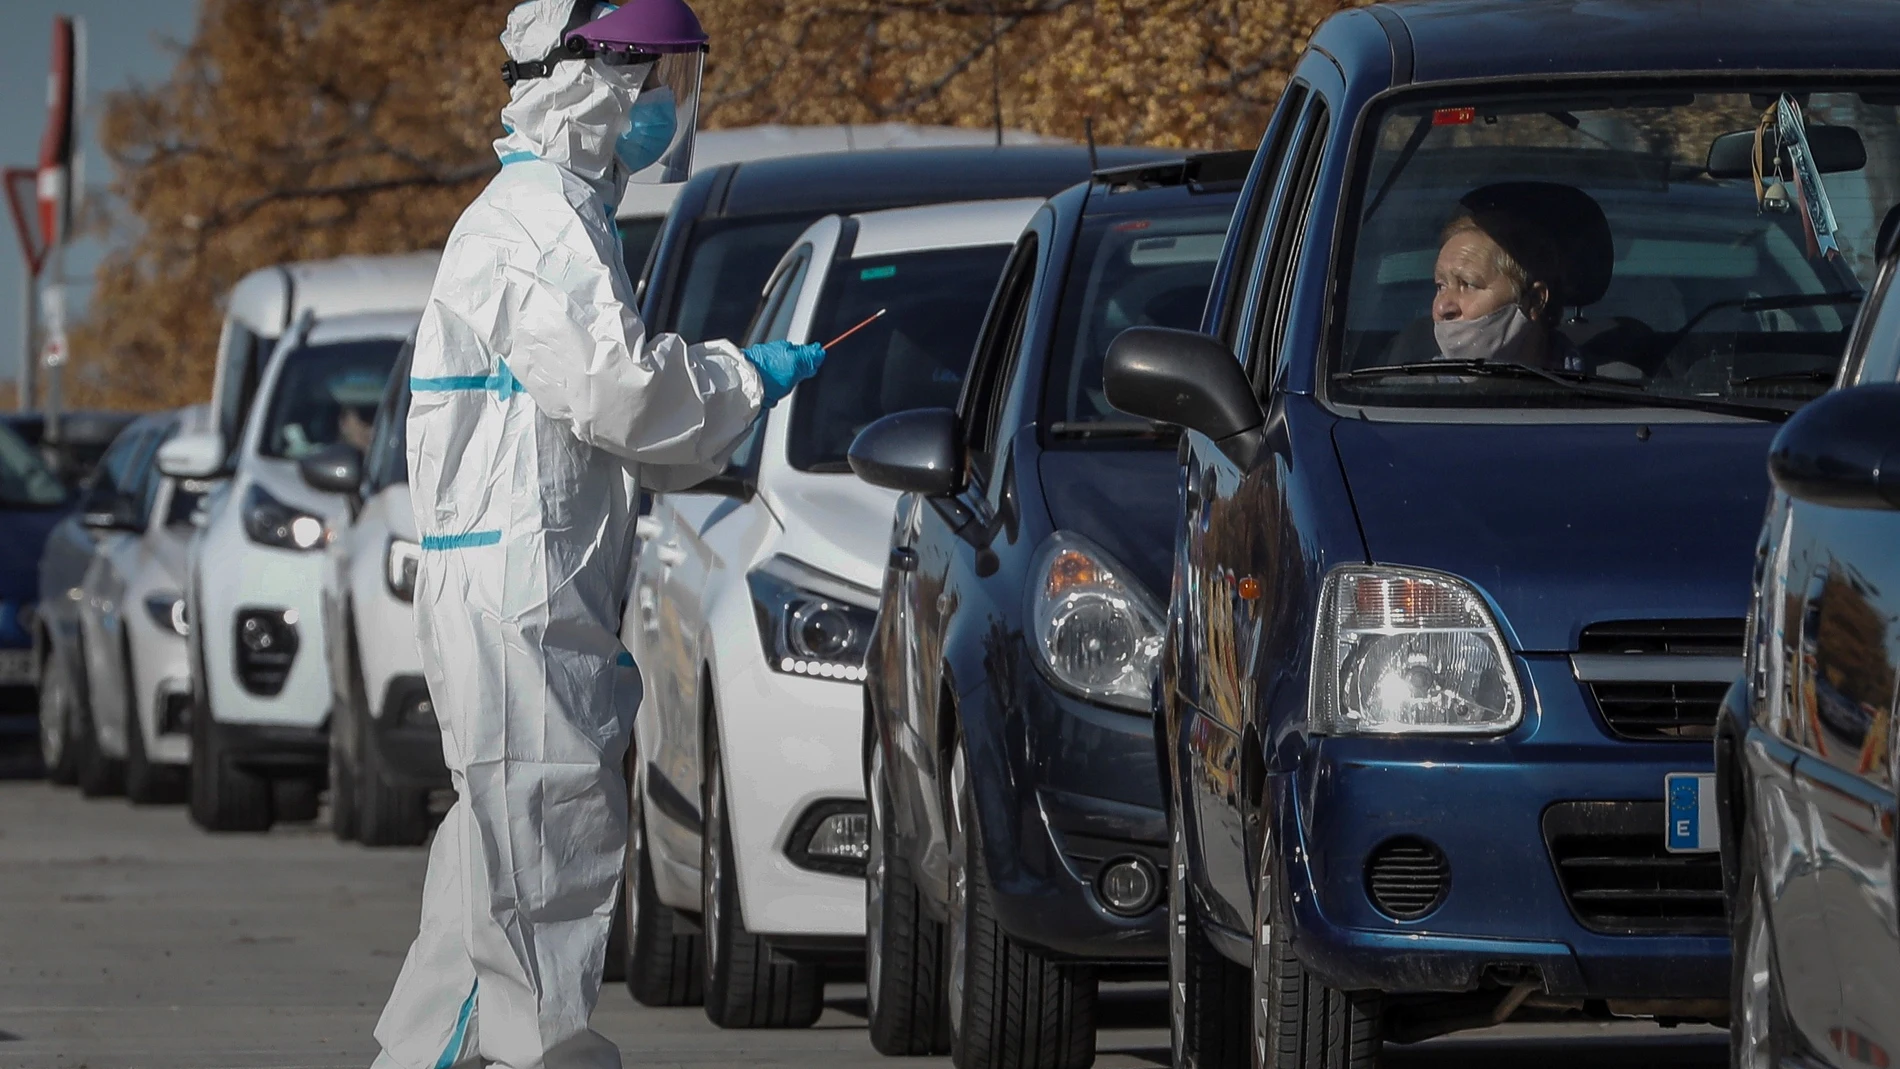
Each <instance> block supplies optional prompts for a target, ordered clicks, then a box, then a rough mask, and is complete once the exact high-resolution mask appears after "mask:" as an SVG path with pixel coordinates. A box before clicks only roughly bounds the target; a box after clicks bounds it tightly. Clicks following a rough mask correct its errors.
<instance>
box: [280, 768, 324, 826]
mask: <svg viewBox="0 0 1900 1069" xmlns="http://www.w3.org/2000/svg"><path fill="white" fill-rule="evenodd" d="M270 794H271V817H272V818H273V819H274V820H276V821H281V822H283V823H285V824H309V823H311V822H312V821H314V820H316V819H317V817H318V816H319V815H320V814H321V813H322V811H323V781H322V780H320V779H316V778H314V777H311V776H275V777H272V778H271V780H270Z"/></svg>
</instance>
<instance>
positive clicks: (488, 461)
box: [376, 0, 763, 1069]
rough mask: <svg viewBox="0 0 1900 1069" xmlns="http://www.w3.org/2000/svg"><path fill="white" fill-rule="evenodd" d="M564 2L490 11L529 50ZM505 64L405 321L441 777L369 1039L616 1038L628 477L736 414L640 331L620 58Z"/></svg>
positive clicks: (686, 463) (418, 605) (395, 1042)
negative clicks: (488, 120)
mask: <svg viewBox="0 0 1900 1069" xmlns="http://www.w3.org/2000/svg"><path fill="white" fill-rule="evenodd" d="M571 8H572V4H571V2H561V0H530V2H529V3H526V4H523V5H521V6H520V7H518V8H516V9H515V10H514V11H513V13H512V14H510V16H509V19H508V29H507V32H506V34H505V35H504V36H503V38H502V43H503V44H504V45H505V46H506V47H507V50H508V53H509V55H510V56H511V57H512V58H514V59H516V60H534V59H538V58H540V57H541V56H543V55H546V54H547V53H548V52H549V51H550V49H552V48H553V47H554V45H555V43H556V41H557V39H558V38H559V36H560V34H561V31H562V29H563V26H564V24H565V22H566V20H567V18H568V14H569V11H570V10H571ZM624 70H625V68H622V69H619V70H615V69H609V68H607V67H605V66H603V65H601V64H599V63H597V62H593V61H575V62H562V63H559V64H556V65H555V66H554V69H553V72H552V73H551V74H550V75H549V76H547V77H544V78H536V79H533V80H524V81H521V82H519V83H517V84H516V85H515V86H514V87H513V89H512V95H511V100H510V103H509V104H508V106H507V108H506V110H505V111H504V112H503V113H502V118H503V122H504V125H505V128H506V129H507V130H508V133H507V136H505V137H504V138H502V139H501V140H500V141H498V142H496V150H497V152H498V153H499V154H500V156H501V159H502V162H503V167H502V170H501V173H500V174H499V175H498V176H497V177H496V178H495V179H494V180H493V181H492V182H491V183H490V184H489V186H488V187H487V189H485V190H484V191H483V192H482V194H481V195H480V196H479V197H478V198H477V199H476V201H475V203H474V204H472V205H471V206H470V207H469V208H468V210H467V211H466V212H465V213H464V214H463V215H462V218H461V221H460V222H458V223H457V224H456V227H455V229H454V231H453V232H452V233H451V235H450V237H449V241H448V246H447V248H446V250H445V251H444V253H443V257H442V267H441V270H440V273H439V275H438V276H437V278H436V282H435V288H434V291H433V292H432V294H431V295H430V299H429V304H428V307H427V309H426V310H425V311H424V313H423V317H422V324H421V327H420V328H419V333H418V334H417V337H416V346H415V366H414V370H413V374H414V381H413V388H414V402H413V405H412V408H411V411H410V414H409V473H410V482H411V487H412V490H413V494H414V501H415V511H416V523H417V527H418V530H419V531H420V532H421V534H422V549H423V553H422V560H421V565H420V567H419V569H418V572H417V577H416V588H415V589H416V593H415V610H416V623H417V632H418V636H419V639H420V642H421V646H422V653H423V665H424V671H425V673H426V675H427V678H428V683H429V691H430V694H431V697H432V699H433V701H434V706H435V712H436V717H437V718H438V720H439V721H440V722H441V726H442V731H443V751H444V756H445V757H446V759H447V762H448V767H449V771H450V773H451V776H452V778H453V781H454V785H455V789H456V792H457V795H458V800H457V801H456V803H455V806H454V808H453V809H452V810H451V811H450V812H449V815H448V817H447V820H446V822H445V823H444V824H443V826H442V828H441V829H440V830H439V831H438V832H437V834H436V839H435V844H434V847H433V849H432V850H431V852H430V856H429V873H428V878H427V882H426V884H425V887H424V890H423V906H422V927H421V933H420V935H418V936H417V938H416V941H415V943H414V945H413V946H412V947H411V948H410V951H409V956H408V959H407V960H406V961H405V962H404V964H403V969H402V975H401V977H400V978H399V979H398V981H397V983H396V989H395V992H394V994H393V995H392V996H391V997H390V1001H389V1005H388V1007H387V1009H385V1010H384V1012H383V1017H382V1020H381V1022H380V1023H379V1024H378V1025H377V1028H376V1038H377V1040H378V1041H379V1042H380V1043H381V1044H382V1047H383V1054H382V1056H381V1057H379V1058H378V1059H377V1062H376V1065H377V1066H378V1067H383V1066H400V1067H403V1069H447V1067H450V1066H461V1065H497V1066H506V1067H509V1069H535V1067H540V1066H548V1067H553V1069H566V1067H584V1069H600V1067H612V1066H618V1065H620V1055H619V1053H618V1051H617V1050H616V1049H615V1048H614V1046H613V1044H612V1043H611V1042H609V1041H608V1040H607V1039H606V1038H605V1037H603V1036H601V1035H599V1034H598V1033H596V1032H594V1031H592V1030H591V1029H590V1028H589V1026H588V1018H589V1016H590V1015H591V1013H592V1011H593V1009H594V1003H595V1000H596V998H598V996H599V993H600V972H601V965H602V960H603V958H604V955H605V948H606V943H607V934H608V928H609V924H610V923H611V920H612V913H613V909H614V900H615V890H616V886H617V881H618V880H619V877H620V871H621V857H622V851H623V850H624V848H625V844H626V838H627V836H626V830H627V829H626V823H627V808H626V788H625V783H624V779H623V772H622V768H621V762H622V760H623V758H624V755H625V751H626V746H627V740H628V738H629V734H630V731H631V728H632V723H633V716H634V713H635V710H636V708H637V707H638V705H639V701H640V679H639V674H638V672H637V671H636V670H635V668H634V666H633V662H632V659H631V658H630V657H629V656H628V655H627V654H626V652H625V651H624V650H623V649H622V647H621V645H620V641H619V639H618V637H617V636H616V631H617V629H618V622H619V619H620V613H621V607H622V599H623V598H624V597H625V596H626V591H627V589H628V579H629V570H630V567H631V555H632V554H631V551H632V535H631V532H632V525H633V520H634V514H635V512H636V505H637V501H638V488H639V485H640V484H644V485H646V486H647V487H648V488H650V489H656V490H665V489H678V488H682V487H685V486H689V485H692V484H693V483H695V482H697V481H699V480H701V479H703V478H705V477H707V476H708V475H711V474H714V473H716V472H717V471H718V470H719V469H720V467H721V465H722V464H723V463H724V459H725V457H726V455H727V454H728V453H729V452H730V451H731V450H732V449H733V447H734V446H735V445H736V444H737V442H738V441H739V440H740V438H741V437H742V436H743V435H744V433H745V431H746V429H747V428H748V426H749V425H750V424H751V423H752V421H753V419H754V417H755V416H756V415H757V414H758V411H759V408H760V404H761V401H762V397H763V387H762V384H761V381H760V378H759V374H758V372H757V371H756V370H755V369H754V367H753V365H752V364H751V363H750V362H749V361H748V360H747V359H746V357H745V356H744V355H743V354H741V353H740V351H739V350H737V349H735V348H733V347H732V346H731V345H728V344H726V343H723V342H717V343H711V344H707V345H688V344H686V343H685V342H684V341H682V340H681V339H680V338H679V337H677V336H674V335H663V336H660V337H656V338H647V337H646V336H645V335H646V330H645V328H644V327H643V326H642V324H641V322H640V320H639V318H638V317H637V316H636V314H635V312H634V310H633V307H632V299H633V298H632V287H631V284H630V282H629V280H628V278H627V275H626V270H625V268H624V267H623V266H622V263H621V252H620V247H619V240H618V238H617V236H616V232H615V228H614V225H613V222H612V218H611V211H610V210H609V208H608V207H607V206H606V203H605V201H606V199H607V198H609V197H611V196H612V194H613V192H614V182H615V180H616V174H615V163H614V143H615V140H616V138H617V137H619V136H620V135H621V134H622V133H624V132H625V131H626V129H627V125H628V114H629V109H630V108H631V106H632V104H633V100H634V97H635V95H636V94H637V89H636V87H637V85H638V84H639V82H638V71H637V70H635V71H628V72H627V73H624V74H623V73H622V71H624Z"/></svg>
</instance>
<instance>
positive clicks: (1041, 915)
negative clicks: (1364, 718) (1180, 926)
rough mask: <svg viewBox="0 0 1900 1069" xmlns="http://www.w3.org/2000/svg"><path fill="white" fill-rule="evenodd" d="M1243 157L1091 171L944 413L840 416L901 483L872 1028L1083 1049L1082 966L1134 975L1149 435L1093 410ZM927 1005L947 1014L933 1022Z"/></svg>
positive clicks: (874, 726) (1140, 947) (884, 1040)
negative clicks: (1107, 364) (855, 424)
mask: <svg viewBox="0 0 1900 1069" xmlns="http://www.w3.org/2000/svg"><path fill="white" fill-rule="evenodd" d="M1252 155H1253V154H1252V153H1251V152H1248V153H1224V154H1210V155H1203V156H1194V157H1189V158H1188V159H1187V160H1186V161H1182V160H1174V161H1171V162H1166V163H1156V164H1143V165H1137V166H1134V167H1131V168H1127V169H1121V170H1115V171H1107V172H1103V173H1101V174H1098V175H1097V176H1096V179H1095V181H1094V182H1092V183H1090V184H1085V185H1081V186H1078V187H1076V188H1074V189H1071V190H1069V191H1067V192H1064V193H1062V194H1061V195H1059V196H1057V197H1055V198H1053V199H1052V200H1050V201H1049V203H1048V204H1047V205H1046V206H1044V207H1043V208H1042V209H1041V211H1039V212H1038V213H1037V215H1036V216H1035V218H1034V219H1033V220H1032V222H1031V223H1030V224H1029V226H1028V227H1027V228H1026V230H1025V231H1024V234H1023V237H1022V239H1021V240H1020V241H1019V242H1018V243H1017V245H1016V248H1015V250H1014V251H1013V253H1012V254H1011V257H1010V259H1009V261H1008V263H1007V266H1006V267H1005V268H1004V271H1003V276H1002V281H1001V283H1000V284H999V288H998V290H997V293H996V296H995V297H994V299H993V300H992V302H991V304H990V310H989V313H988V316H987V318H986V320H985V322H984V324H983V327H982V329H981V330H980V331H979V333H978V335H977V337H978V342H977V348H976V353H975V356H974V357H973V362H972V365H971V372H970V375H969V376H968V378H967V379H966V380H965V385H964V388H963V393H962V396H961V399H960V401H959V404H958V407H957V409H956V410H955V411H952V410H949V409H920V410H913V411H909V412H901V413H897V414H895V415H892V416H888V417H886V418H884V419H883V420H881V421H879V422H877V423H874V424H872V425H871V426H870V427H868V428H866V429H865V430H864V431H863V432H862V434H860V436H859V437H858V439H857V441H856V443H855V444H854V445H853V447H852V451H851V463H852V467H853V468H854V469H855V470H856V471H857V472H858V474H859V475H860V476H861V477H863V478H865V479H866V480H868V481H870V482H872V483H875V484H877V485H880V486H884V487H887V488H890V489H895V490H901V491H906V493H905V495H904V497H903V498H901V499H900V503H899V505H898V509H897V518H896V524H895V527H894V531H893V544H892V547H891V559H890V567H889V569H888V570H887V572H886V575H885V581H884V588H883V593H882V597H881V600H880V605H879V610H878V616H877V621H878V622H877V630H876V632H875V634H874V635H873V637H872V639H871V647H870V651H869V654H868V656H867V658H866V664H865V667H866V669H867V671H868V673H869V681H868V682H867V683H866V684H865V728H864V739H865V747H866V759H865V766H866V767H865V775H866V783H867V786H866V796H867V797H868V798H870V799H871V827H870V833H869V841H870V861H869V867H868V868H869V871H868V880H867V892H866V893H867V916H866V932H867V939H866V943H867V946H866V964H867V974H868V982H869V988H870V992H869V1007H870V1030H871V1041H872V1043H873V1044H874V1045H875V1046H876V1047H877V1048H878V1049H879V1050H881V1051H883V1052H885V1053H887V1054H925V1053H932V1052H941V1051H942V1050H944V1049H949V1050H951V1051H952V1053H953V1054H954V1056H955V1058H956V1061H957V1064H959V1065H961V1066H965V1067H966V1069H974V1067H977V1066H988V1065H1019V1066H1024V1067H1048V1069H1057V1067H1068V1066H1083V1065H1087V1064H1089V1063H1090V1062H1091V1061H1092V1060H1093V1058H1094V1050H1095V1013H1094V1008H1095V993H1096V984H1097V981H1098V979H1099V978H1101V977H1111V978H1113V977H1117V976H1120V977H1124V978H1126V977H1129V976H1139V975H1143V974H1147V973H1152V974H1154V975H1156V976H1159V975H1160V971H1161V965H1162V963H1163V962H1164V961H1165V960H1166V956H1167V931H1166V928H1167V911H1166V910H1165V909H1164V908H1162V902H1163V898H1164V894H1163V891H1164V888H1165V883H1164V881H1163V878H1162V872H1163V870H1164V869H1165V867H1166V865H1167V821H1166V816H1165V814H1164V812H1163V808H1162V800H1161V787H1160V779H1159V776H1158V775H1157V773H1156V769H1155V750H1154V742H1153V732H1152V722H1151V720H1150V690H1151V686H1152V675H1153V671H1154V664H1155V658H1156V655H1157V654H1158V653H1159V652H1160V646H1161V621H1162V616H1163V611H1162V605H1163V604H1164V599H1165V598H1166V596H1167V590H1168V580H1169V573H1170V570H1171V568H1170V565H1171V560H1170V557H1171V555H1170V553H1169V549H1168V545H1169V535H1170V532H1171V530H1172V527H1173V516H1174V511H1175V506H1176V502H1177V501H1178V500H1179V494H1178V491H1177V486H1176V483H1177V476H1176V463H1175V455H1174V454H1175V435H1173V434H1172V433H1170V432H1168V431H1166V430H1164V429H1163V428H1160V427H1158V426H1157V425H1155V424H1152V423H1149V422H1147V421H1144V420H1131V419H1129V418H1127V417H1126V416H1123V415H1121V414H1119V413H1117V412H1116V411H1115V410H1114V409H1112V408H1110V407H1109V405H1108V403H1107V402H1106V400H1104V399H1103V396H1102V362H1103V357H1104V355H1105V354H1106V352H1107V350H1108V345H1109V342H1110V341H1111V340H1113V339H1114V338H1115V336H1116V335H1117V334H1119V333H1120V332H1121V330H1122V329H1123V328H1125V327H1130V326H1140V325H1159V326H1174V327H1188V326H1192V325H1193V324H1195V323H1197V322H1199V320H1200V316H1201V312H1202V308H1203V306H1204V305H1205V303H1206V300H1207V288H1208V282H1209V279H1210V278H1211V277H1212V275H1213V270H1214V263H1215V261H1216V260H1217V258H1218V257H1219V255H1220V250H1221V246H1222V243H1223V241H1224V240H1225V237H1226V233H1227V224H1228V221H1229V219H1231V217H1232V215H1233V205H1234V199H1235V194H1236V193H1237V192H1238V191H1239V188H1240V183H1241V180H1242V179H1243V178H1244V177H1245V176H1246V173H1247V167H1248V164H1249V163H1250V162H1251V160H1252ZM940 1002H941V1003H942V1004H943V1005H944V1007H945V1008H947V1010H948V1017H947V1020H946V1019H945V1017H944V1016H942V1015H941V1014H940V1012H939V1004H940Z"/></svg>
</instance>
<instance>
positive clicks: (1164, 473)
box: [1041, 446, 1181, 606]
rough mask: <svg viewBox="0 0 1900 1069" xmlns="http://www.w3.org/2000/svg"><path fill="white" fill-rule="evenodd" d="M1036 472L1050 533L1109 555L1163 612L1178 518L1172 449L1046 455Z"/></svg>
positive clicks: (1177, 480) (1066, 451)
mask: <svg viewBox="0 0 1900 1069" xmlns="http://www.w3.org/2000/svg"><path fill="white" fill-rule="evenodd" d="M1041 466H1042V493H1043V498H1044V500H1046V501H1047V502H1048V503H1049V518H1050V520H1051V521H1052V522H1053V523H1054V524H1055V528H1056V530H1058V531H1074V532H1075V533H1077V534H1079V535H1082V536H1083V537H1084V538H1087V539H1089V540H1090V541H1092V542H1094V543H1095V544H1096V545H1098V546H1101V547H1102V548H1103V549H1105V550H1107V551H1108V552H1109V554H1110V555H1111V556H1113V557H1114V558H1115V559H1116V560H1118V561H1120V562H1121V563H1122V564H1124V565H1126V566H1127V567H1128V568H1129V569H1130V570H1131V571H1133V572H1134V573H1135V574H1134V576H1133V579H1134V580H1135V581H1136V582H1138V583H1140V584H1141V585H1142V586H1144V587H1146V588H1147V589H1148V593H1150V594H1153V595H1154V598H1155V601H1156V602H1157V603H1159V604H1161V605H1164V606H1165V605H1166V604H1167V603H1168V587H1169V584H1170V583H1171V582H1172V575H1173V571H1174V527H1175V521H1176V520H1178V519H1179V518H1180V514H1181V508H1180V505H1181V465H1180V463H1179V461H1178V460H1177V459H1176V457H1175V451H1174V449H1173V448H1172V447H1169V448H1164V449H1158V448H1154V447H1152V446H1143V447H1138V448H1133V449H1050V450H1048V451H1046V452H1044V453H1043V454H1042V461H1041Z"/></svg>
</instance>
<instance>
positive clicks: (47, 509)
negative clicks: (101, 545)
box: [0, 424, 72, 740]
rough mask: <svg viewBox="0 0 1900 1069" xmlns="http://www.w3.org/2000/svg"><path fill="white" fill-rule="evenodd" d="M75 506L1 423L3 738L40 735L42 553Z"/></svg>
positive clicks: (0, 716) (0, 681)
mask: <svg viewBox="0 0 1900 1069" xmlns="http://www.w3.org/2000/svg"><path fill="white" fill-rule="evenodd" d="M71 506H72V502H71V495H70V494H68V492H67V490H66V487H65V485H64V484H62V483H61V482H60V481H59V477H58V476H56V475H54V474H53V472H52V469H50V468H48V467H47V466H46V463H45V462H44V461H43V460H41V459H40V455H39V453H38V452H37V451H36V450H35V449H34V448H33V447H32V446H30V445H28V444H27V443H26V442H25V441H24V440H23V439H21V437H20V436H19V435H18V434H15V433H14V432H13V430H12V429H11V428H9V427H7V426H5V425H4V424H0V547H4V549H0V738H7V737H15V736H17V737H19V738H23V739H28V740H31V739H33V738H35V737H36V736H37V734H38V731H39V697H38V686H39V678H40V658H39V656H38V653H39V652H40V651H38V650H37V649H36V643H35V641H34V632H35V615H36V613H37V610H38V603H39V567H40V554H41V552H42V551H43V550H44V549H45V548H46V537H47V535H48V534H50V533H51V532H52V530H53V528H54V526H55V525H57V524H58V523H59V521H60V520H62V519H64V518H65V516H66V514H67V513H68V512H70V511H71Z"/></svg>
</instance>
